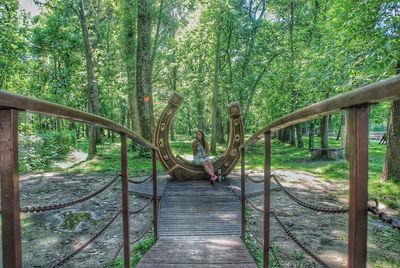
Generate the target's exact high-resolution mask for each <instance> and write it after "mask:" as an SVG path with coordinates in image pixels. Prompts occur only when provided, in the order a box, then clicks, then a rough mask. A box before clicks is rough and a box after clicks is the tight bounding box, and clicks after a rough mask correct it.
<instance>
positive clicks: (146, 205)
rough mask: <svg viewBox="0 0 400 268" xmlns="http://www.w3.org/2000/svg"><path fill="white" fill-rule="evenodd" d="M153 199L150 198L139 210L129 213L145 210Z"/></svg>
mask: <svg viewBox="0 0 400 268" xmlns="http://www.w3.org/2000/svg"><path fill="white" fill-rule="evenodd" d="M152 201H153V198H149V201H148V202H147V203H146V204H145V205H144V206H143V207H142V208H140V209H138V210H134V211H130V212H129V215H132V214H137V213H140V212H142V211H143V210H145V209H146V208H147V207H148V206H149V205H150V204H151V202H152Z"/></svg>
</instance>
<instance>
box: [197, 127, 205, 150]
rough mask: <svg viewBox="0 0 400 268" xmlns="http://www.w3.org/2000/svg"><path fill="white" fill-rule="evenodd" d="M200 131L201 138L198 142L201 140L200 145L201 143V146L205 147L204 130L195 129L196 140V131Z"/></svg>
mask: <svg viewBox="0 0 400 268" xmlns="http://www.w3.org/2000/svg"><path fill="white" fill-rule="evenodd" d="M199 132H200V133H201V140H200V142H201V145H203V147H204V148H206V139H205V138H204V132H203V131H201V130H197V131H196V140H197V133H199Z"/></svg>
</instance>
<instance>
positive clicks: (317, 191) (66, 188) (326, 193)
mask: <svg viewBox="0 0 400 268" xmlns="http://www.w3.org/2000/svg"><path fill="white" fill-rule="evenodd" d="M306 142H307V140H305V143H306ZM332 144H333V146H338V144H337V143H336V142H335V141H333V142H332ZM171 145H172V147H173V149H174V152H175V153H179V154H181V155H185V154H187V152H190V148H191V147H190V146H191V141H190V139H187V138H186V139H184V140H182V139H181V140H178V141H174V142H171ZM258 145H259V146H254V147H252V148H250V149H249V150H248V151H247V154H246V155H247V156H246V162H247V163H246V168H247V169H248V170H250V169H252V170H255V171H257V170H260V169H261V168H262V166H263V146H262V144H261V143H259V144H258ZM84 148H86V143H85V142H83V143H82V144H80V146H79V147H78V148H76V151H73V152H71V153H70V154H68V155H67V157H66V158H65V160H64V161H59V162H56V163H54V165H53V167H52V168H51V169H52V170H54V171H56V172H46V173H29V174H25V175H22V176H21V184H20V187H21V207H25V206H38V205H46V204H54V203H62V202H67V201H71V200H74V199H76V198H79V197H82V196H85V195H87V194H89V193H92V192H93V191H95V190H97V189H99V188H101V187H102V186H103V185H105V184H106V183H107V182H108V181H109V180H110V179H111V178H112V176H113V175H114V174H115V171H116V170H119V169H120V148H119V143H118V142H116V143H112V142H110V141H104V142H103V144H101V145H99V146H98V155H97V156H96V157H95V158H93V159H91V160H90V161H85V158H86V154H85V153H83V151H84V150H85V149H84ZM382 148H384V147H382V146H378V145H377V144H374V143H372V144H371V145H370V180H369V188H370V194H371V195H372V197H377V198H378V199H379V200H380V201H381V202H380V204H381V206H382V207H381V208H383V209H385V211H386V212H388V213H390V214H392V215H396V214H397V216H399V215H400V214H399V209H398V208H399V207H400V200H399V193H400V185H399V184H396V183H387V182H385V183H382V182H380V180H379V172H380V170H381V166H382V163H383V158H384V151H383V150H382ZM218 149H219V150H221V151H222V150H223V145H222V146H220V147H218ZM128 154H129V174H130V176H131V177H134V176H140V175H144V174H148V172H149V171H150V170H151V159H150V158H148V157H140V156H138V155H137V151H135V150H131V149H130V150H129V152H128ZM272 159H273V161H272V168H273V170H274V171H275V172H276V173H277V174H278V175H280V177H281V182H282V183H283V185H284V186H285V187H287V188H288V190H289V191H290V192H291V193H293V194H294V195H295V196H296V197H298V198H300V199H301V200H304V201H305V202H308V203H311V204H315V205H320V206H335V205H336V206H347V200H348V198H347V193H348V180H347V179H346V178H347V177H348V165H347V163H346V161H343V160H340V161H329V160H321V161H311V160H310V159H309V155H308V150H307V149H298V148H295V147H291V146H288V145H285V144H281V143H279V142H277V141H275V140H274V141H273V158H272ZM158 170H159V171H161V170H162V167H161V166H158ZM113 186H114V187H111V188H110V189H108V190H106V191H104V192H103V193H101V194H100V195H98V196H96V197H95V198H93V199H91V200H89V201H86V202H84V203H81V204H80V205H77V206H74V207H73V208H71V209H64V210H55V211H49V212H42V213H34V214H29V213H26V214H21V223H22V229H23V235H22V240H23V252H24V264H25V266H26V267H43V264H49V265H51V264H55V262H56V261H57V260H60V259H62V258H63V257H65V256H67V255H68V254H69V253H70V252H72V251H73V250H74V249H76V248H78V247H79V246H80V245H81V244H82V243H84V242H85V241H87V239H89V238H90V237H91V236H92V235H93V234H95V233H96V232H97V231H98V230H99V229H100V228H101V227H102V226H103V225H104V224H105V223H107V221H108V219H110V218H111V217H112V215H114V213H115V212H116V210H117V209H118V208H120V200H121V197H120V192H119V191H118V190H117V189H116V188H117V187H118V186H119V181H117V182H115V184H114V185H113ZM253 200H254V202H255V203H257V204H258V205H261V204H262V196H258V197H254V198H253ZM146 202H147V200H146V199H144V198H140V197H136V196H133V195H131V197H130V206H131V208H132V209H137V208H140V207H141V206H142V205H144V204H145V203H146ZM271 202H272V203H271V206H272V207H274V208H275V209H276V211H277V215H278V217H279V218H281V219H282V221H283V223H284V224H285V225H287V226H288V228H289V229H290V230H291V231H292V232H293V233H294V234H295V235H296V236H297V237H298V238H299V240H300V241H304V243H305V245H306V246H307V247H309V248H310V249H312V250H313V251H315V252H316V253H317V255H318V256H320V257H321V258H323V259H326V260H327V262H328V264H330V265H331V266H332V267H343V266H344V264H345V260H346V257H347V248H346V245H347V215H330V214H321V213H316V212H313V211H310V210H303V209H302V208H301V207H299V206H298V205H297V204H295V203H293V202H292V201H291V200H290V199H289V198H288V197H287V196H285V195H284V194H283V192H282V191H273V192H272V193H271ZM383 204H386V205H388V207H385V206H384V205H383ZM389 207H390V208H394V209H395V210H393V209H390V208H389ZM247 213H248V219H250V221H249V224H248V227H249V228H251V229H252V230H254V232H255V233H257V232H258V233H261V230H262V225H261V223H262V222H261V217H260V215H257V214H254V213H252V212H251V210H250V209H249V210H248V212H247ZM150 215H151V209H149V210H146V211H144V212H143V213H141V214H140V215H136V216H135V217H133V218H132V219H131V237H132V239H134V238H135V237H137V236H138V235H139V234H140V233H141V232H142V231H143V230H144V228H145V226H146V225H147V220H148V219H150ZM271 223H272V225H271V241H272V243H273V244H274V245H276V247H275V248H276V250H277V252H278V256H279V258H280V261H281V262H282V264H283V267H286V266H288V267H314V264H313V261H312V260H311V259H310V258H309V257H307V256H306V254H304V253H303V252H302V251H301V249H300V248H298V247H297V245H295V244H294V243H293V242H291V241H290V240H289V238H288V237H287V236H286V235H285V234H284V233H283V231H282V230H281V229H280V227H279V226H278V225H277V224H276V222H275V220H274V219H273V218H272V219H271ZM70 225H71V226H70ZM121 226H122V221H121V217H118V218H117V220H116V221H115V222H114V223H113V224H112V225H111V226H110V228H109V229H108V230H107V231H106V232H105V233H104V234H102V235H101V236H100V237H99V238H98V239H97V240H96V241H94V242H93V243H92V244H91V245H89V246H88V247H87V248H86V249H85V250H83V251H82V252H81V253H80V254H78V255H76V256H74V257H73V258H72V260H71V262H70V263H69V264H68V265H66V267H103V266H105V265H106V264H108V262H109V260H110V259H111V258H112V256H113V255H114V254H115V251H116V245H117V244H118V243H119V242H121V241H122V235H121V234H122V229H121ZM368 228H369V230H368V235H369V237H368V238H369V240H368V254H369V255H368V260H369V264H370V265H369V266H370V267H400V257H399V256H400V232H398V231H397V230H394V229H392V228H390V227H388V226H386V225H385V224H383V223H381V222H380V221H379V220H376V219H374V218H373V217H372V216H369V226H368ZM258 237H260V236H258ZM248 246H249V247H250V249H253V253H254V256H255V258H256V259H258V260H259V259H260V257H261V251H260V249H259V248H256V246H255V241H254V239H253V240H251V241H250V242H249V243H248ZM0 252H1V251H0ZM93 256H96V258H93ZM283 259H285V261H282V260H283ZM45 266H46V265H45Z"/></svg>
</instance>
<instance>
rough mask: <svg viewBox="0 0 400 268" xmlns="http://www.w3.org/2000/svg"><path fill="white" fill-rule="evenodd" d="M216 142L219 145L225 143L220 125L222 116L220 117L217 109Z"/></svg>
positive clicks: (221, 125)
mask: <svg viewBox="0 0 400 268" xmlns="http://www.w3.org/2000/svg"><path fill="white" fill-rule="evenodd" d="M217 142H219V143H224V142H225V137H224V126H223V124H222V116H221V111H220V109H218V113H217Z"/></svg>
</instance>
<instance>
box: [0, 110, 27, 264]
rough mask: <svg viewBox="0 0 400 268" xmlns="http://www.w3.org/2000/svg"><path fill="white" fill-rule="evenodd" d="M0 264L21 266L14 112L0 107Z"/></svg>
mask: <svg viewBox="0 0 400 268" xmlns="http://www.w3.org/2000/svg"><path fill="white" fill-rule="evenodd" d="M0 179H1V219H2V234H3V239H2V240H3V267H17V268H18V267H22V251H21V222H20V205H19V174H18V112H17V111H16V110H11V109H10V110H0Z"/></svg>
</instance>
